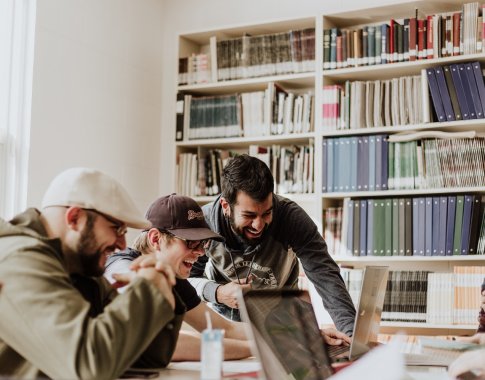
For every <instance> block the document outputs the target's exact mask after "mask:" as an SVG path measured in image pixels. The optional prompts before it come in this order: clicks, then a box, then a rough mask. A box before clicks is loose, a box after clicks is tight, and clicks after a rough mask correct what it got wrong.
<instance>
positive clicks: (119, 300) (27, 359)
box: [0, 209, 184, 379]
mask: <svg viewBox="0 0 485 380" xmlns="http://www.w3.org/2000/svg"><path fill="white" fill-rule="evenodd" d="M39 215H40V214H39V211H37V210H35V209H28V210H27V211H25V212H24V213H22V214H20V215H18V216H17V217H16V218H15V219H14V220H12V221H11V222H10V223H9V222H6V221H4V220H3V219H0V283H1V284H2V288H1V289H0V375H8V376H13V377H16V378H17V377H18V378H35V377H39V376H48V377H51V378H55V379H113V378H116V377H119V376H120V375H121V374H122V373H123V372H124V370H126V369H127V368H128V367H130V366H132V365H136V366H142V367H163V366H166V365H167V363H168V362H169V360H170V358H171V356H172V354H173V351H174V349H175V344H176V341H177V336H178V331H179V329H180V325H181V323H182V318H183V312H184V307H183V304H180V302H177V306H176V311H175V312H174V310H173V309H172V308H171V306H170V304H169V303H168V302H167V301H166V299H165V298H164V297H163V296H162V295H161V294H160V292H159V291H158V290H157V289H156V287H155V286H153V285H152V284H150V283H149V282H147V281H146V280H144V279H142V278H139V279H136V280H135V281H134V282H133V283H132V284H131V285H129V289H127V290H126V292H125V293H124V294H121V295H118V293H117V292H116V291H115V290H114V289H113V288H112V287H111V286H110V285H109V283H108V282H107V281H106V280H105V279H104V278H102V277H101V278H91V279H89V280H90V281H91V284H90V286H91V288H89V291H88V292H86V291H84V292H83V294H84V296H83V295H82V294H81V293H80V291H79V290H78V289H77V288H76V287H75V286H74V285H73V282H72V279H71V277H70V276H69V274H68V273H67V271H66V268H65V262H64V259H63V254H62V251H61V244H60V240H59V239H48V238H47V237H46V232H45V229H44V227H43V225H42V223H41V221H40V218H39ZM81 281H82V280H81ZM90 297H93V298H95V299H96V300H97V301H98V304H99V305H98V308H99V306H100V307H101V310H98V311H97V312H96V311H94V312H93V304H94V302H91V301H92V300H91V299H90ZM85 298H87V299H88V300H86V299H85Z"/></svg>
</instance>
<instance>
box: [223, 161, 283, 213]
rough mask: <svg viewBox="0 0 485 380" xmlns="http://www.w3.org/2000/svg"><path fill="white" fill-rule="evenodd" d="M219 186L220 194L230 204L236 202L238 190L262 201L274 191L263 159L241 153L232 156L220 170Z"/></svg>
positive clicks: (272, 182) (272, 180) (272, 181)
mask: <svg viewBox="0 0 485 380" xmlns="http://www.w3.org/2000/svg"><path fill="white" fill-rule="evenodd" d="M221 188H222V196H223V197H224V198H225V199H226V201H227V202H228V203H229V205H231V206H232V205H234V204H235V203H236V198H237V192H238V191H243V192H245V193H246V194H247V195H249V196H250V197H251V198H252V199H254V200H256V201H258V202H262V201H264V200H265V199H266V198H267V197H268V194H270V193H272V192H273V191H274V179H273V175H272V174H271V171H270V170H269V168H268V166H267V165H266V164H265V163H264V162H263V161H261V160H260V159H258V158H256V157H252V156H249V155H247V154H242V155H239V156H236V157H234V158H232V159H231V160H230V161H229V162H228V163H227V165H226V166H225V167H224V169H223V170H222V178H221Z"/></svg>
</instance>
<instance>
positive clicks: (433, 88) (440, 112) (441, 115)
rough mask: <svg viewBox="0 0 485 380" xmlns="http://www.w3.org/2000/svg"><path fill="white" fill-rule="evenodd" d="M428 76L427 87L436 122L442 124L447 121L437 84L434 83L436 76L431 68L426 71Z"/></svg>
mask: <svg viewBox="0 0 485 380" xmlns="http://www.w3.org/2000/svg"><path fill="white" fill-rule="evenodd" d="M426 74H427V76H428V86H429V91H430V93H431V99H432V100H433V106H434V111H435V113H436V117H437V121H438V122H444V121H446V120H447V118H446V114H445V110H444V108H443V103H442V101H441V95H440V91H439V88H438V82H437V81H436V74H435V71H434V69H433V68H428V69H426Z"/></svg>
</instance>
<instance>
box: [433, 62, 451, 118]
mask: <svg viewBox="0 0 485 380" xmlns="http://www.w3.org/2000/svg"><path fill="white" fill-rule="evenodd" d="M434 72H435V74H436V82H438V88H439V91H440V96H441V102H442V103H443V109H444V110H445V115H446V120H447V121H454V120H456V119H455V112H454V111H453V105H452V104H451V97H450V93H449V92H448V87H447V86H446V79H445V73H444V71H443V68H442V67H436V68H435V69H434Z"/></svg>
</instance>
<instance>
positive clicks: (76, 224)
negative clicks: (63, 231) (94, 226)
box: [65, 206, 86, 231]
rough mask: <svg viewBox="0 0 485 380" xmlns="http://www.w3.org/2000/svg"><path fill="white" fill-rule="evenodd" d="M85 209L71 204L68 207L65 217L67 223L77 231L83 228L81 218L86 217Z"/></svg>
mask: <svg viewBox="0 0 485 380" xmlns="http://www.w3.org/2000/svg"><path fill="white" fill-rule="evenodd" d="M85 216H86V215H85V211H84V210H83V209H82V208H80V207H77V206H71V207H68V208H67V209H66V213H65V218H66V224H67V225H68V226H69V227H70V228H71V229H72V230H75V231H78V230H80V229H81V228H82V223H81V220H82V219H83V217H85Z"/></svg>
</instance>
